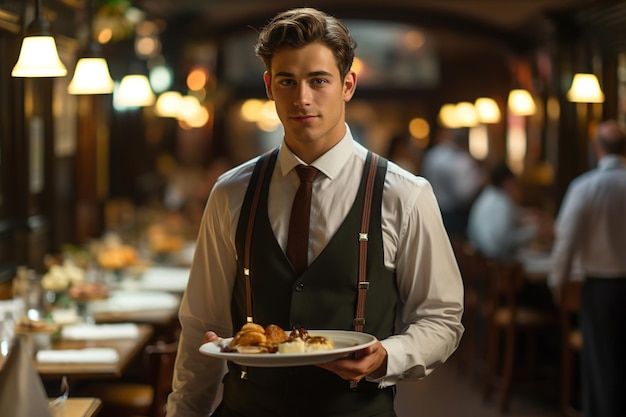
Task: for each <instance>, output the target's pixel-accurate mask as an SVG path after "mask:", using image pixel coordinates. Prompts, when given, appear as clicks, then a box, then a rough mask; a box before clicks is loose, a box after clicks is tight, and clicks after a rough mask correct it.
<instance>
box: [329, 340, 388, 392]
mask: <svg viewBox="0 0 626 417" xmlns="http://www.w3.org/2000/svg"><path fill="white" fill-rule="evenodd" d="M317 366H319V367H320V368H324V369H326V370H328V371H331V372H333V373H335V374H337V375H339V376H340V377H341V378H343V379H345V380H347V381H356V382H358V381H360V380H361V379H363V378H365V377H366V376H369V377H371V378H374V379H376V378H380V377H382V376H384V375H385V374H386V373H387V351H386V350H385V348H384V347H383V345H382V344H381V343H380V341H376V343H374V344H373V345H371V346H368V347H366V348H365V349H362V350H359V351H358V352H356V358H352V357H348V358H342V359H337V360H335V361H332V362H327V363H322V364H319V365H317Z"/></svg>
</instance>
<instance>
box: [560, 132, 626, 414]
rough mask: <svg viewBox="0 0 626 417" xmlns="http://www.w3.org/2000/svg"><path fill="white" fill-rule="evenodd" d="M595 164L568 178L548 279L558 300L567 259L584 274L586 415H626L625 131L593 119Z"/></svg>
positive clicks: (568, 265) (582, 323)
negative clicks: (572, 178)
mask: <svg viewBox="0 0 626 417" xmlns="http://www.w3.org/2000/svg"><path fill="white" fill-rule="evenodd" d="M594 149H595V152H596V156H597V158H598V166H597V168H596V169H592V170H591V171H589V172H586V173H584V174H582V175H581V176H579V177H578V178H575V179H574V180H573V181H572V182H571V184H570V185H569V187H568V189H567V192H566V193H565V197H564V198H563V203H562V204H561V208H560V210H559V214H558V216H557V221H556V239H555V242H554V246H553V250H552V256H553V259H554V264H553V270H552V274H551V275H550V277H549V284H550V285H551V287H552V289H553V293H554V295H555V299H556V300H557V302H559V301H560V294H561V291H562V286H563V285H564V284H565V282H566V281H567V280H569V279H571V271H572V265H573V263H574V260H577V261H579V263H580V267H581V269H582V271H583V272H584V274H585V278H584V283H583V287H582V295H581V297H582V298H581V306H580V327H581V331H582V335H583V347H582V352H581V370H582V373H581V374H582V394H583V395H582V399H583V401H582V404H583V415H584V416H585V417H615V416H623V415H626V399H625V398H624V392H625V391H626V377H625V375H626V357H625V356H624V351H625V350H626V334H625V333H624V321H626V309H624V300H626V257H625V256H624V248H626V222H625V221H624V212H625V210H626V164H625V163H624V156H625V154H626V131H625V130H624V129H623V127H621V126H620V125H619V124H618V123H617V121H615V120H608V121H605V122H603V123H600V124H599V125H598V129H597V136H596V138H595V140H594Z"/></svg>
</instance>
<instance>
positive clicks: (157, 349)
mask: <svg viewBox="0 0 626 417" xmlns="http://www.w3.org/2000/svg"><path fill="white" fill-rule="evenodd" d="M177 349H178V342H170V343H164V342H157V343H155V344H152V345H148V346H146V348H145V355H144V358H145V362H144V368H145V370H146V382H144V383H140V382H126V381H119V380H117V381H102V382H94V383H89V384H88V385H86V386H85V387H82V388H81V389H80V390H79V393H78V394H77V395H80V396H87V397H97V398H100V399H101V400H102V410H101V412H100V413H99V415H100V416H102V417H109V416H110V417H130V416H133V417H136V416H142V417H164V416H165V403H166V401H167V396H168V395H169V393H170V392H171V388H172V378H173V374H174V362H175V360H176V352H177Z"/></svg>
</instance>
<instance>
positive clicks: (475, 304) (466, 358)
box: [451, 238, 486, 378]
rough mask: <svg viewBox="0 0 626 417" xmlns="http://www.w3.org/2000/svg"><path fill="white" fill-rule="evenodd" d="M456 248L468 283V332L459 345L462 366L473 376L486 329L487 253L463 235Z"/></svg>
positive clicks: (455, 242) (465, 322) (465, 315)
mask: <svg viewBox="0 0 626 417" xmlns="http://www.w3.org/2000/svg"><path fill="white" fill-rule="evenodd" d="M451 242H452V248H453V249H454V253H455V257H456V260H457V264H458V266H459V270H460V272H461V277H462V278H463V287H464V300H463V304H464V312H463V326H464V327H465V332H464V333H463V339H462V340H461V346H460V347H459V353H458V355H459V356H460V360H459V369H460V370H461V371H462V372H466V373H467V374H468V375H469V376H470V377H471V378H473V377H474V376H476V375H478V373H479V372H480V370H479V368H481V366H482V363H481V358H480V354H479V352H480V351H481V350H480V349H479V344H482V343H480V342H481V340H482V338H483V337H482V334H483V333H484V331H483V327H484V314H483V311H482V307H481V306H482V299H483V297H484V295H483V292H484V285H483V282H484V280H485V276H486V262H485V258H484V256H483V255H482V254H481V253H480V252H478V251H476V250H475V249H474V247H473V246H472V244H471V243H470V242H468V241H467V240H465V239H463V238H452V239H451Z"/></svg>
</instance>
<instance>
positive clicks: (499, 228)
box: [467, 161, 540, 260]
mask: <svg viewBox="0 0 626 417" xmlns="http://www.w3.org/2000/svg"><path fill="white" fill-rule="evenodd" d="M520 197H521V190H520V186H519V183H518V180H517V178H516V177H515V174H514V173H513V172H512V171H511V170H510V169H509V167H508V166H507V164H506V162H504V161H501V162H499V163H497V164H495V165H494V166H493V167H492V169H491V170H490V183H489V185H488V186H486V187H485V188H484V189H483V190H482V192H481V193H480V195H479V196H478V198H477V199H476V201H475V202H474V204H473V206H472V209H471V210H470V214H469V221H468V226H467V238H468V240H469V241H470V243H471V244H472V246H474V248H475V249H477V250H479V251H480V252H481V253H482V254H483V255H485V256H488V257H490V258H495V259H500V260H511V259H514V258H515V255H516V253H517V251H518V249H519V248H521V247H522V246H523V245H525V244H527V243H528V242H530V241H531V240H532V239H534V238H535V237H537V236H538V235H539V232H540V227H539V224H538V222H528V221H525V219H524V216H523V213H522V211H521V208H520V206H519V200H520Z"/></svg>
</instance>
